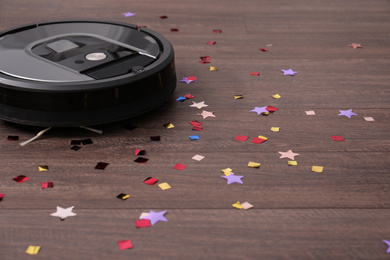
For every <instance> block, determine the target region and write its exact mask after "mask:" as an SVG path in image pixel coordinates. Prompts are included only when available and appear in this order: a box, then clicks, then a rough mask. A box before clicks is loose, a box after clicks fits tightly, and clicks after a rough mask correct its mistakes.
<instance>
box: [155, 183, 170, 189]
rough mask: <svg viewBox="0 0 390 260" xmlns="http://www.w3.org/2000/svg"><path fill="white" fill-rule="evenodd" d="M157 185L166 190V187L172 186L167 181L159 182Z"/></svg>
mask: <svg viewBox="0 0 390 260" xmlns="http://www.w3.org/2000/svg"><path fill="white" fill-rule="evenodd" d="M158 186H159V187H160V188H161V189H162V190H168V189H170V188H172V187H171V186H170V185H169V184H168V183H167V182H163V183H160V184H159V185H158Z"/></svg>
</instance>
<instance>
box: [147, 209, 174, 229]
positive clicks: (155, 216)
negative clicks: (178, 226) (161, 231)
mask: <svg viewBox="0 0 390 260" xmlns="http://www.w3.org/2000/svg"><path fill="white" fill-rule="evenodd" d="M166 213H167V211H166V210H164V211H159V212H157V211H153V210H151V211H150V212H149V215H147V216H145V217H143V218H142V219H149V220H150V224H151V225H152V226H154V225H155V224H156V223H158V222H160V221H163V222H167V221H168V219H166V217H165V216H164V215H165V214H166Z"/></svg>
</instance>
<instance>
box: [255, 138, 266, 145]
mask: <svg viewBox="0 0 390 260" xmlns="http://www.w3.org/2000/svg"><path fill="white" fill-rule="evenodd" d="M265 141H267V140H265V139H261V138H258V137H255V138H253V139H252V141H251V143H255V144H261V143H262V142H265Z"/></svg>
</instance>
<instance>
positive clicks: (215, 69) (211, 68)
mask: <svg viewBox="0 0 390 260" xmlns="http://www.w3.org/2000/svg"><path fill="white" fill-rule="evenodd" d="M210 71H218V68H217V67H213V66H210Z"/></svg>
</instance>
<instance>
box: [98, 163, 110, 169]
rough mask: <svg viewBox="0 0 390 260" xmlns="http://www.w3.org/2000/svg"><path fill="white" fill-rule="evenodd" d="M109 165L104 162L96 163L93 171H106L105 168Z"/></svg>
mask: <svg viewBox="0 0 390 260" xmlns="http://www.w3.org/2000/svg"><path fill="white" fill-rule="evenodd" d="M108 165H109V163H105V162H98V163H97V164H96V166H95V169H98V170H104V169H106V167H107V166H108Z"/></svg>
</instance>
